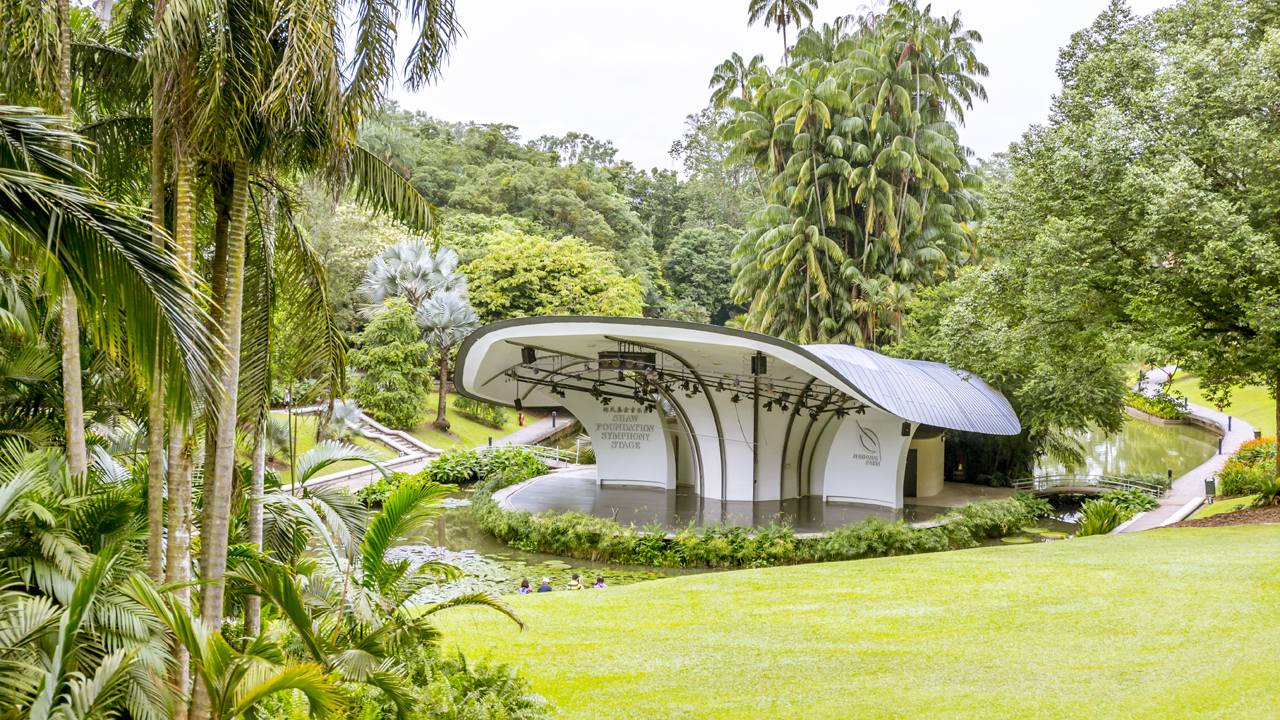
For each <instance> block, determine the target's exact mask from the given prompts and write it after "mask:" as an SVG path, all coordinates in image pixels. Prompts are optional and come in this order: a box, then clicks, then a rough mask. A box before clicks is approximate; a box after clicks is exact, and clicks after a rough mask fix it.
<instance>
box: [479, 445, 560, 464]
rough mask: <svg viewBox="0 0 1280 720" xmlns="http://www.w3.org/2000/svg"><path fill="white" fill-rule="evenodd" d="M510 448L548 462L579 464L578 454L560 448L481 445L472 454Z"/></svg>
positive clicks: (482, 453)
mask: <svg viewBox="0 0 1280 720" xmlns="http://www.w3.org/2000/svg"><path fill="white" fill-rule="evenodd" d="M509 447H518V448H520V449H522V450H525V451H526V452H529V453H532V454H534V455H537V456H538V457H540V458H545V459H547V460H555V461H557V462H562V463H568V464H570V465H577V464H578V453H576V452H574V451H572V450H561V449H560V448H551V447H544V446H542V445H514V444H512V445H493V446H490V445H481V446H480V447H478V448H474V449H472V451H471V452H474V453H475V454H477V455H485V454H487V453H491V452H493V451H495V450H501V449H502V448H509Z"/></svg>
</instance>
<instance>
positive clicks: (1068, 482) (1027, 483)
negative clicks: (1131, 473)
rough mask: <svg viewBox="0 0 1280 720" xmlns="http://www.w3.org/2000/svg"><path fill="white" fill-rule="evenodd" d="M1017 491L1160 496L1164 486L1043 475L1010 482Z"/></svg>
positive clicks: (1105, 477) (1108, 478)
mask: <svg viewBox="0 0 1280 720" xmlns="http://www.w3.org/2000/svg"><path fill="white" fill-rule="evenodd" d="M1011 485H1012V487H1013V489H1014V490H1017V491H1019V492H1030V493H1036V492H1045V491H1047V490H1053V489H1056V488H1072V487H1079V488H1086V487H1087V488H1099V489H1101V490H1140V491H1142V492H1144V493H1147V494H1148V495H1150V496H1152V497H1156V498H1158V497H1161V496H1162V495H1164V494H1165V492H1166V488H1165V487H1164V486H1163V485H1160V484H1158V483H1153V482H1147V481H1145V480H1134V479H1132V478H1123V477H1113V476H1111V475H1043V476H1041V477H1033V478H1022V479H1020V480H1014V481H1013V482H1012V483H1011Z"/></svg>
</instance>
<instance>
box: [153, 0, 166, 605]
mask: <svg viewBox="0 0 1280 720" xmlns="http://www.w3.org/2000/svg"><path fill="white" fill-rule="evenodd" d="M167 4H168V3H167V2H166V0H157V1H156V6H155V15H154V20H153V26H157V27H158V26H159V25H160V18H161V17H162V16H163V15H164V11H165V7H166V5H167ZM164 86H165V72H164V70H157V71H156V72H155V73H154V74H153V75H152V78H151V222H152V223H154V224H155V225H156V226H157V227H159V226H163V225H164V223H165V203H164V185H165V180H166V171H167V169H168V165H167V163H166V162H165V145H166V142H165V141H166V140H167V138H166V137H165V132H164V123H165V117H164V113H163V112H162V110H163V108H164V106H165V99H166V98H165V92H164ZM152 239H153V240H154V242H155V244H156V247H157V248H159V249H160V251H161V252H164V234H163V233H161V232H160V231H159V230H156V231H153V233H152ZM157 346H158V344H157ZM164 418H165V413H164V365H163V363H162V361H161V359H160V356H159V354H158V353H157V355H156V365H155V367H154V368H153V372H152V375H151V399H150V403H149V404H148V407H147V574H148V575H150V576H151V578H152V579H153V580H155V581H156V582H157V583H159V582H163V581H164V565H163V562H164V555H163V551H162V548H161V546H162V545H163V544H164V483H165V477H164V457H163V452H164V443H165V433H164ZM171 457H172V456H171Z"/></svg>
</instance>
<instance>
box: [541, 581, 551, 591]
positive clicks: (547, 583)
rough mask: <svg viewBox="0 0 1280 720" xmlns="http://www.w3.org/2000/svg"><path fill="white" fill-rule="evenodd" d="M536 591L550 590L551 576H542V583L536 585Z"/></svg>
mask: <svg viewBox="0 0 1280 720" xmlns="http://www.w3.org/2000/svg"><path fill="white" fill-rule="evenodd" d="M538 592H551V578H542V584H541V585H539V586H538Z"/></svg>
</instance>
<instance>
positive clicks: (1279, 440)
mask: <svg viewBox="0 0 1280 720" xmlns="http://www.w3.org/2000/svg"><path fill="white" fill-rule="evenodd" d="M1276 447H1277V448H1280V372H1277V373H1276ZM1276 482H1280V452H1277V453H1276Z"/></svg>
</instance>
